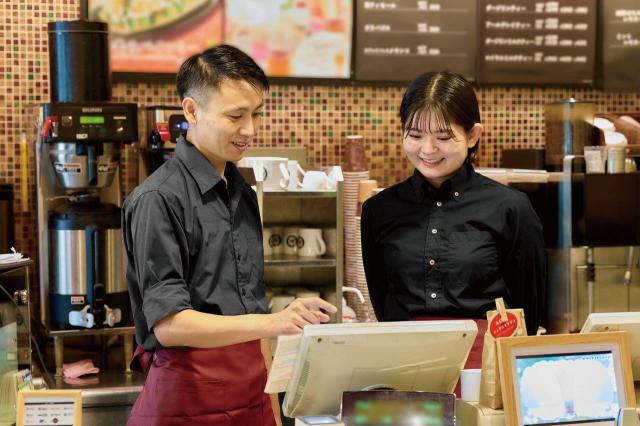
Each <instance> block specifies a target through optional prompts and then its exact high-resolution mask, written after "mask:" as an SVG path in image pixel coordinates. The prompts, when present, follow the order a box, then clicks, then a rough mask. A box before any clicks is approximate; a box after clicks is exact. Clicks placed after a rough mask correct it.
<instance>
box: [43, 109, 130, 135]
mask: <svg viewBox="0 0 640 426" xmlns="http://www.w3.org/2000/svg"><path fill="white" fill-rule="evenodd" d="M43 115H44V120H45V122H44V125H43V129H44V131H43V133H44V134H43V136H44V137H45V140H46V142H49V143H55V142H65V143H76V142H80V143H91V142H135V141H137V140H138V107H137V105H136V104H125V103H109V102H83V103H70V102H68V103H67V102H61V103H49V104H45V105H44V110H43Z"/></svg>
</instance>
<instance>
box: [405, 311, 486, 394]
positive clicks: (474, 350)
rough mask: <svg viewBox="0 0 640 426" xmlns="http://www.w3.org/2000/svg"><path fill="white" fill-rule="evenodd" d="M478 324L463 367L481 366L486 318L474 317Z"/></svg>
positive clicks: (436, 318)
mask: <svg viewBox="0 0 640 426" xmlns="http://www.w3.org/2000/svg"><path fill="white" fill-rule="evenodd" d="M462 319H469V318H451V317H413V318H411V320H413V321H437V320H462ZM473 321H475V323H476V325H477V326H478V334H477V335H476V338H475V340H474V341H473V345H472V346H471V351H470V352H469V356H468V357H467V362H465V364H464V368H465V369H466V368H482V348H483V347H484V335H485V333H486V332H487V320H480V319H474V320H473ZM454 393H455V394H456V397H458V398H460V380H458V384H457V385H456V389H455V391H454Z"/></svg>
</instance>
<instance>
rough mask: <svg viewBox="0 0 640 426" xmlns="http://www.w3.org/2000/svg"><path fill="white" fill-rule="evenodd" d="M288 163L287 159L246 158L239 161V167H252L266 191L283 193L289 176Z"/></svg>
mask: <svg viewBox="0 0 640 426" xmlns="http://www.w3.org/2000/svg"><path fill="white" fill-rule="evenodd" d="M287 161H288V159H287V158H285V157H245V158H243V159H242V160H240V161H238V167H252V168H253V172H254V173H255V175H256V180H257V181H260V180H262V182H263V183H262V188H263V189H264V190H265V191H282V190H283V189H284V188H286V184H287V180H286V179H287V177H288V176H289V173H288V172H287Z"/></svg>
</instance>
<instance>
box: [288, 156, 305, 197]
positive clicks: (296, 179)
mask: <svg viewBox="0 0 640 426" xmlns="http://www.w3.org/2000/svg"><path fill="white" fill-rule="evenodd" d="M305 173H306V172H305V171H304V169H303V168H302V167H300V164H299V163H298V161H297V160H289V161H287V179H286V180H285V182H286V189H287V191H296V190H298V189H300V187H301V186H302V181H301V180H300V176H304V175H305Z"/></svg>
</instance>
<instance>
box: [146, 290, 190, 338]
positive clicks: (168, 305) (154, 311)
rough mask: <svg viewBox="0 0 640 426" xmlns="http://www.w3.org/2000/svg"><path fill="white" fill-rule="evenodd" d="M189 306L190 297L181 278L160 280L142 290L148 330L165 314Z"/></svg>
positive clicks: (188, 307) (182, 309)
mask: <svg viewBox="0 0 640 426" xmlns="http://www.w3.org/2000/svg"><path fill="white" fill-rule="evenodd" d="M185 309H192V308H191V299H190V297H189V292H188V291H187V289H186V286H185V283H184V281H182V280H169V281H160V282H158V283H156V284H154V285H153V286H152V287H149V288H147V289H145V290H144V296H143V301H142V310H143V312H144V316H145V318H146V319H147V328H148V329H149V332H151V329H152V328H153V326H154V325H155V324H156V323H157V322H158V321H160V320H161V319H162V318H164V317H166V316H167V315H171V314H173V313H176V312H180V311H184V310H185Z"/></svg>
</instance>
